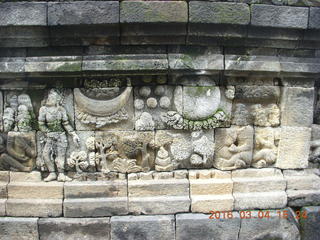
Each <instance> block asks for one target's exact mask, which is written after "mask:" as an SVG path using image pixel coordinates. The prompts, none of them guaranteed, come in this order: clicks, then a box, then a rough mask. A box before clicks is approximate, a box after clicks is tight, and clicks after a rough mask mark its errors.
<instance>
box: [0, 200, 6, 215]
mask: <svg viewBox="0 0 320 240" xmlns="http://www.w3.org/2000/svg"><path fill="white" fill-rule="evenodd" d="M6 201H7V199H0V216H5V215H6Z"/></svg>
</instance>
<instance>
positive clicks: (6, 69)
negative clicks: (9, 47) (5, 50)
mask: <svg viewBox="0 0 320 240" xmlns="http://www.w3.org/2000/svg"><path fill="white" fill-rule="evenodd" d="M24 67H25V58H21V57H16V58H0V73H21V72H24V69H25V68H24Z"/></svg>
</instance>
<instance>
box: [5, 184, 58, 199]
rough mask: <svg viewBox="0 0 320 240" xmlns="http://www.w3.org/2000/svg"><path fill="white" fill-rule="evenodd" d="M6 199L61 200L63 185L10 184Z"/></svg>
mask: <svg viewBox="0 0 320 240" xmlns="http://www.w3.org/2000/svg"><path fill="white" fill-rule="evenodd" d="M8 197H9V198H10V199H11V198H13V199H31V198H32V199H62V198H63V183H60V182H10V183H9V184H8Z"/></svg>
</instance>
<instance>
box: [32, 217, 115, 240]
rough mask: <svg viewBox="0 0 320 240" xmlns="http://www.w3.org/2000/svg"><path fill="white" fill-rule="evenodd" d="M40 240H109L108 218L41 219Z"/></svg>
mask: <svg viewBox="0 0 320 240" xmlns="http://www.w3.org/2000/svg"><path fill="white" fill-rule="evenodd" d="M38 224H39V235H40V239H41V240H50V239H65V240H73V239H86V240H95V239H98V240H99V239H105V240H108V239H110V228H111V226H110V218H41V219H40V220H39V223H38Z"/></svg>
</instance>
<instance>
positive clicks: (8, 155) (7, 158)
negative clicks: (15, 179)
mask: <svg viewBox="0 0 320 240" xmlns="http://www.w3.org/2000/svg"><path fill="white" fill-rule="evenodd" d="M35 157H36V151H35V141H32V139H30V137H29V136H27V135H25V134H21V133H15V132H10V133H9V134H8V137H7V143H6V139H5V137H4V136H0V170H15V171H23V172H29V171H31V170H32V169H33V165H34V159H35Z"/></svg>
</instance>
